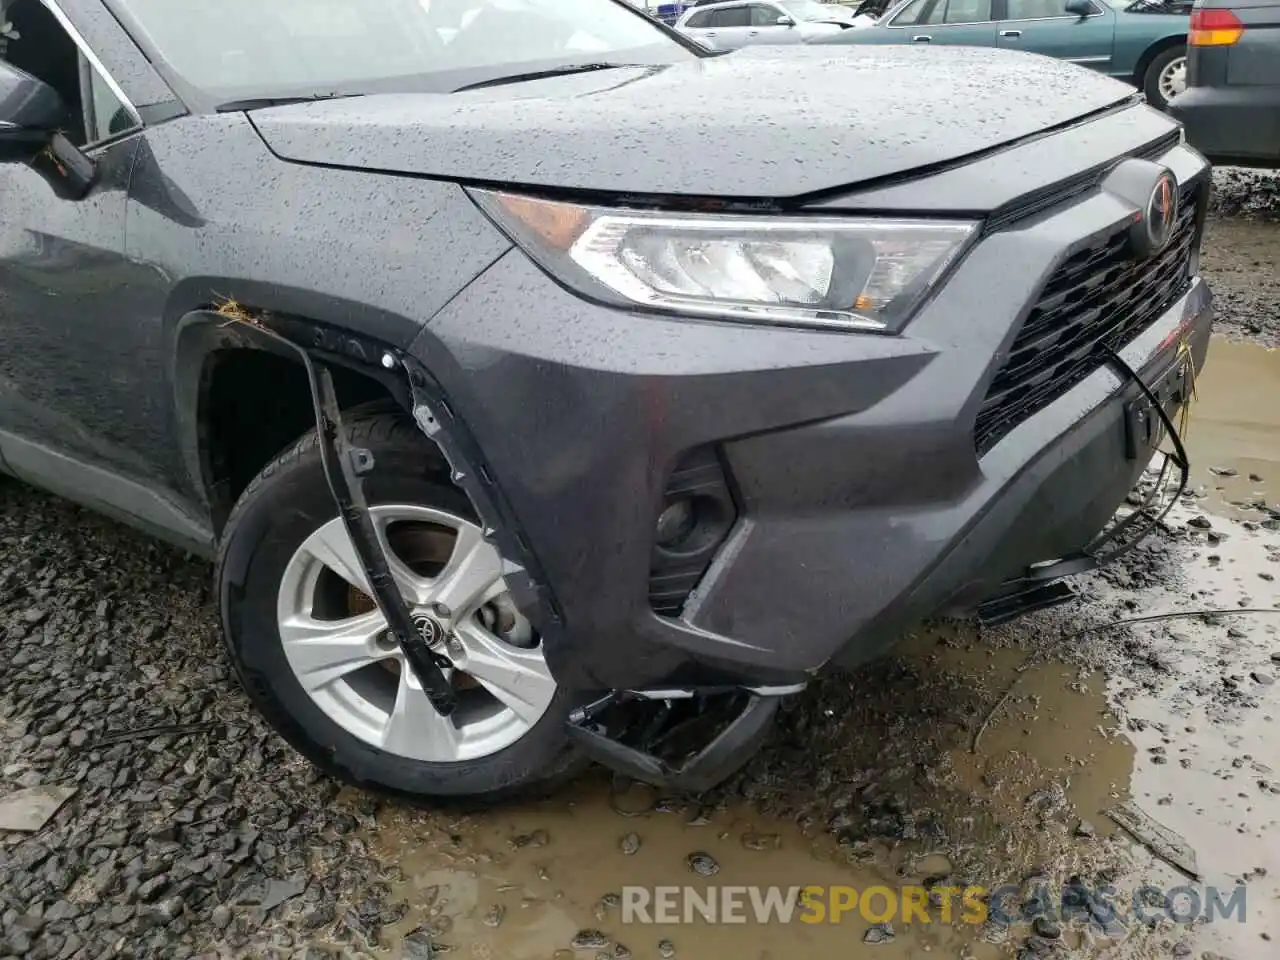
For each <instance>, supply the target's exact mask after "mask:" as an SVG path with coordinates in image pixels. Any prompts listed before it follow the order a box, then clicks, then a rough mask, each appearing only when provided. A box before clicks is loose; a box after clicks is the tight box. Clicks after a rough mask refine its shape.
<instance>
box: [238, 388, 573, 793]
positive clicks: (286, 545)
mask: <svg viewBox="0 0 1280 960" xmlns="http://www.w3.org/2000/svg"><path fill="white" fill-rule="evenodd" d="M347 433H348V437H349V439H350V442H351V443H352V444H353V445H355V446H360V447H364V448H366V449H368V450H370V451H371V452H372V453H373V457H374V462H375V464H376V467H375V469H374V470H373V471H372V473H370V474H369V475H368V476H367V477H366V478H365V492H366V496H367V498H368V501H369V504H370V506H376V505H378V504H380V503H383V504H385V503H410V504H421V505H425V506H431V507H435V508H437V509H440V510H445V511H448V512H451V513H454V514H457V515H459V516H462V517H467V518H474V511H473V509H472V507H471V504H470V503H469V502H468V500H467V498H466V496H465V495H464V494H463V493H462V492H461V491H460V490H458V489H457V488H456V487H454V486H452V485H451V484H450V483H449V482H448V470H447V468H446V466H445V464H444V463H443V462H442V460H441V458H440V456H439V454H438V452H437V451H436V450H435V449H434V447H432V445H431V444H430V443H429V441H427V439H426V438H425V437H424V436H422V434H421V433H420V432H419V431H418V429H417V428H416V426H415V425H414V424H413V422H412V420H411V419H409V418H408V417H407V416H405V415H403V414H398V413H386V412H368V413H363V412H353V413H352V414H350V415H349V417H348V419H347ZM337 515H338V512H337V507H336V505H335V504H334V501H333V497H332V495H331V493H330V491H329V487H328V483H327V482H326V480H325V476H324V471H323V468H322V466H321V461H320V450H319V446H318V445H317V442H316V436H315V433H314V431H313V432H311V433H308V434H307V435H305V436H304V437H302V438H301V439H300V440H299V441H298V442H297V443H295V444H294V445H293V446H291V447H290V448H289V449H287V450H285V451H284V452H283V453H282V454H280V456H279V457H277V458H276V459H275V460H274V461H273V462H271V463H270V464H268V465H267V466H266V467H265V468H264V469H263V470H262V472H261V473H260V474H259V475H258V476H257V477H256V478H255V479H254V480H253V481H252V483H250V484H249V486H248V488H247V489H246V490H245V492H244V494H243V495H242V496H241V498H240V500H239V502H238V503H237V504H236V507H235V510H234V511H233V512H232V515H231V518H230V520H229V521H228V523H227V528H226V530H225V531H224V534H223V539H222V543H221V547H220V550H219V555H218V565H217V573H216V589H217V591H218V601H219V608H220V612H221V615H222V623H223V634H224V637H225V640H226V644H227V649H228V651H229V653H230V655H231V659H232V662H233V664H234V666H235V669H236V672H237V673H238V674H239V676H240V679H241V682H242V683H243V685H244V687H245V690H246V691H247V693H248V694H249V698H250V699H251V700H252V701H253V703H254V705H255V706H256V707H257V708H258V710H259V711H260V712H261V713H262V715H263V716H264V717H265V718H266V720H267V721H268V722H269V723H270V724H271V725H272V726H273V727H274V728H275V729H276V731H277V732H279V733H280V735H281V736H283V737H284V738H285V740H287V741H288V742H289V743H290V744H291V745H292V746H293V747H294V748H295V749H297V750H298V751H299V752H301V753H302V754H303V755H304V756H306V757H307V758H308V759H309V760H311V761H312V762H313V763H315V764H316V765H317V766H319V767H320V768H321V769H323V770H324V771H325V772H327V773H329V774H331V775H333V776H335V777H338V778H340V779H342V780H345V781H347V782H349V783H353V784H356V785H359V786H363V787H368V788H373V789H376V790H379V791H383V792H390V793H393V794H396V795H400V796H403V797H407V798H411V799H424V798H435V799H445V798H468V799H473V800H481V799H483V800H491V801H496V800H504V799H509V798H510V797H512V796H513V795H518V794H525V793H529V792H539V791H541V790H544V789H547V788H549V787H550V786H551V785H553V784H554V783H555V782H557V781H559V780H561V779H563V778H564V777H565V776H566V775H568V774H569V773H571V772H573V771H574V770H576V769H577V768H578V766H579V763H578V757H577V755H576V753H575V752H574V751H573V750H572V749H571V747H570V746H569V744H568V741H567V738H566V737H565V735H564V732H563V726H564V721H565V718H566V716H567V714H568V711H569V709H570V706H571V704H570V694H569V692H568V691H566V690H564V689H559V690H557V692H556V694H555V697H554V699H553V700H552V701H551V705H550V707H549V708H548V709H547V711H546V713H545V714H544V715H543V716H542V718H541V719H540V720H539V721H538V722H537V723H536V724H535V725H534V726H533V727H532V728H531V729H530V730H529V731H528V732H527V733H526V734H525V735H524V736H523V737H522V738H521V739H519V740H517V741H516V742H515V743H513V744H511V745H510V746H508V747H506V748H505V749H502V750H499V751H497V752H496V753H494V754H491V755H489V756H486V757H481V758H477V759H473V760H466V761H458V762H452V763H429V762H425V761H418V760H411V759H408V758H405V757H401V756H398V755H395V754H392V753H388V752H386V751H383V750H380V749H378V748H377V747H375V746H373V745H371V744H369V743H367V742H365V741H363V740H361V739H359V738H358V737H356V736H354V735H353V734H351V733H349V732H347V731H346V730H345V729H344V728H343V727H342V726H341V725H339V724H338V723H336V722H334V721H333V720H332V719H330V717H329V716H328V715H326V714H325V713H324V712H323V711H322V710H321V709H320V708H319V707H318V706H317V705H316V703H315V702H314V701H313V700H312V699H311V697H310V695H309V694H307V692H306V691H305V690H304V689H303V688H302V685H301V684H300V683H299V682H298V680H297V677H296V676H295V674H294V672H293V670H292V668H291V667H290V666H289V663H288V661H287V659H286V657H285V654H284V650H283V647H282V643H281V640H280V634H279V628H278V624H277V618H276V598H277V590H278V588H279V584H280V582H281V577H282V576H283V574H284V570H285V568H286V566H287V564H288V562H289V560H290V558H291V557H292V556H293V554H294V552H295V551H296V550H297V548H298V547H299V546H300V545H301V544H302V542H303V541H304V540H305V539H306V538H307V537H308V536H310V535H311V533H313V532H314V531H315V530H317V529H318V528H319V527H320V526H321V525H323V524H324V523H326V522H328V521H329V520H332V519H333V518H334V517H336V516H337Z"/></svg>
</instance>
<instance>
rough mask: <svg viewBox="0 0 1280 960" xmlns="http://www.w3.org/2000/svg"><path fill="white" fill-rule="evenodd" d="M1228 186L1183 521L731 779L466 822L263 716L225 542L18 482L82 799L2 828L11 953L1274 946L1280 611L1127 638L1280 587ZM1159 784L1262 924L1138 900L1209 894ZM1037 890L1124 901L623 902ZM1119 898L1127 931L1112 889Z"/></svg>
mask: <svg viewBox="0 0 1280 960" xmlns="http://www.w3.org/2000/svg"><path fill="white" fill-rule="evenodd" d="M1219 182H1220V185H1221V186H1222V188H1223V189H1222V190H1220V192H1219V197H1218V201H1217V207H1216V210H1217V213H1216V215H1215V220H1214V222H1213V223H1212V225H1211V228H1210V232H1209V239H1208V243H1207V248H1206V252H1205V258H1204V269H1205V272H1206V274H1207V275H1208V276H1209V277H1210V279H1211V281H1212V282H1213V283H1214V285H1215V290H1216V292H1217V294H1218V296H1219V303H1220V304H1221V308H1222V314H1221V315H1222V322H1221V325H1220V326H1221V331H1222V335H1221V336H1220V337H1219V339H1218V340H1217V341H1216V342H1215V344H1214V347H1213V350H1212V353H1211V356H1210V363H1209V365H1208V367H1207V369H1206V371H1205V374H1204V376H1203V379H1202V380H1201V382H1200V383H1199V385H1198V386H1199V393H1200V400H1199V403H1198V404H1197V407H1196V410H1195V415H1194V418H1193V421H1192V423H1191V429H1190V442H1191V446H1192V453H1193V460H1194V462H1195V474H1194V484H1195V490H1194V492H1193V494H1192V495H1191V496H1188V497H1187V498H1185V500H1184V502H1183V503H1181V504H1180V505H1179V507H1178V509H1177V511H1176V512H1175V513H1174V514H1173V515H1172V516H1171V517H1170V519H1169V521H1168V523H1167V525H1166V528H1165V529H1164V530H1162V531H1161V532H1160V534H1159V535H1157V536H1153V537H1151V538H1149V539H1148V540H1147V541H1145V543H1144V544H1143V546H1142V547H1141V548H1140V549H1139V550H1137V551H1135V552H1134V553H1133V554H1131V555H1130V556H1129V557H1128V558H1127V559H1126V560H1124V561H1123V562H1122V563H1121V564H1120V565H1118V566H1116V567H1114V568H1111V569H1109V570H1107V571H1106V572H1105V573H1103V574H1099V575H1094V576H1092V577H1089V578H1086V579H1085V580H1084V581H1083V582H1081V583H1080V584H1079V588H1080V590H1081V599H1080V600H1079V601H1078V602H1075V603H1073V604H1072V605H1070V606H1067V607H1063V608H1059V609H1057V610H1055V611H1052V612H1047V613H1044V614H1040V615H1037V616H1035V617H1032V618H1028V619H1025V620H1022V621H1019V622H1018V623H1016V624H1013V625H1007V626H1004V627H1001V628H998V629H994V630H987V631H980V630H977V629H976V628H975V627H973V626H972V625H970V624H965V623H940V624H932V625H928V626H925V627H922V628H921V629H920V630H918V631H917V632H915V633H913V634H912V635H911V636H908V637H905V638H904V639H903V640H902V642H901V643H900V644H899V645H898V647H897V648H896V649H895V650H894V651H893V653H892V654H891V655H890V656H889V657H887V658H886V659H884V660H882V661H880V662H877V663H875V664H872V665H869V666H868V667H866V668H864V669H862V670H860V671H858V672H856V673H854V674H851V675H844V676H838V677H833V678H831V679H828V680H826V681H824V682H822V683H820V684H817V685H815V686H814V687H813V688H811V689H810V690H809V691H808V692H807V693H806V694H804V695H802V696H801V697H799V698H797V699H796V700H795V702H793V703H792V704H790V706H789V707H788V708H787V709H786V712H785V715H784V716H783V719H782V722H781V723H780V724H779V728H778V730H777V732H776V734H775V735H774V737H773V738H772V740H771V742H770V743H769V745H768V746H767V748H766V749H765V751H764V752H763V753H762V754H761V756H760V757H758V758H757V759H756V760H755V761H753V762H752V763H751V764H750V765H749V766H748V768H747V769H746V770H745V771H744V772H743V773H742V774H741V775H739V776H737V777H735V778H734V779H733V780H732V781H731V782H730V783H728V784H725V785H724V786H723V787H721V788H719V789H717V790H716V791H714V792H713V793H712V794H710V795H707V796H703V797H658V796H656V795H654V793H653V792H652V791H650V790H648V789H646V788H641V787H636V786H634V785H629V784H625V783H621V782H617V781H615V780H613V779H612V778H610V777H608V776H606V775H604V774H602V773H599V772H593V773H589V774H588V775H586V776H585V777H583V778H582V779H581V780H580V781H578V782H576V783H575V784H573V785H572V786H571V787H569V788H567V789H566V790H564V791H562V792H561V793H560V794H559V795H558V796H556V797H554V798H552V799H551V800H548V801H545V802H542V803H538V804H531V805H527V806H521V807H513V808H507V809H503V810H500V811H490V812H485V813H475V814H472V815H464V814H461V813H457V812H452V813H440V812H428V811H423V810H414V809H409V808H406V807H403V806H399V805H395V804H390V803H387V802H384V801H380V800H378V799H377V798H374V797H370V796H366V795H362V794H359V793H357V792H355V791H352V790H349V789H343V788H340V787H339V786H338V785H337V784H334V783H332V782H330V781H328V780H326V779H324V778H322V777H320V776H319V775H317V774H316V772H315V771H314V770H313V769H312V768H310V767H309V766H308V765H307V764H306V763H304V762H303V761H301V760H300V759H298V758H297V757H296V756H295V755H294V754H293V753H292V752H291V751H290V750H289V748H287V747H285V746H284V745H283V744H282V743H281V742H280V741H279V740H278V739H276V738H275V737H274V736H273V735H272V734H271V733H270V732H269V731H268V730H267V729H266V728H265V726H264V725H263V724H262V723H261V722H259V721H258V719H257V718H256V717H255V716H254V715H253V714H252V712H251V711H250V710H249V709H248V707H247V705H246V703H245V701H244V699H243V697H242V696H241V694H240V692H239V690H238V689H237V688H236V686H235V684H234V681H233V679H232V678H231V675H230V673H229V671H228V670H227V668H226V667H225V665H224V662H223V658H222V650H221V647H220V641H219V638H218V632H217V627H216V623H215V617H214V611H213V608H212V606H211V604H210V602H209V596H208V584H209V579H210V571H209V569H208V567H207V566H206V565H205V564H203V563H198V562H195V561H192V560H190V559H188V558H186V557H184V556H182V555H179V554H177V553H174V552H173V551H171V550H169V549H167V548H165V547H163V546H159V545H157V544H155V543H153V542H151V541H149V540H146V539H144V538H142V537H141V536H139V535H136V534H134V533H132V532H130V531H128V530H126V529H124V528H122V527H119V526H117V525H115V524H113V523H111V522H109V521H106V520H103V519H100V518H98V517H96V516H94V515H92V514H89V513H87V512H85V511H82V510H80V509H78V508H76V507H73V506H71V505H69V504H66V503H64V502H60V501H57V500H55V499H52V498H49V497H47V496H45V495H43V494H40V493H37V492H35V491H32V490H30V489H28V488H25V487H23V486H21V485H19V484H16V483H13V482H8V481H0V656H3V658H4V660H5V666H4V668H3V669H2V670H0V795H3V794H6V793H8V792H9V791H11V790H14V789H17V788H21V787H29V786H35V785H42V784H59V785H69V786H74V787H76V788H77V792H76V794H75V795H74V796H73V797H72V798H71V799H70V800H69V801H68V802H67V803H66V804H65V805H64V806H63V807H62V809H61V810H60V811H59V812H58V813H57V815H56V816H55V817H54V818H53V820H52V821H51V822H50V823H49V824H48V825H47V826H45V828H44V829H43V830H41V831H40V832H38V833H36V834H17V833H10V834H5V835H0V955H7V956H20V957H31V958H42V957H81V956H83V957H88V958H94V957H106V956H146V957H157V958H166V960H167V958H175V960H179V958H182V957H188V956H193V955H196V954H201V953H203V954H208V955H211V956H224V957H231V956H235V957H242V956H243V957H249V956H262V957H268V956H270V957H286V956H287V957H298V958H307V960H316V958H320V957H324V956H337V955H345V956H374V957H392V958H398V957H413V958H424V957H429V956H433V955H436V956H448V957H468V958H499V960H505V958H510V960H526V958H527V960H549V958H552V957H556V958H559V960H567V958H574V960H598V958H606V957H615V958H623V957H625V956H627V955H628V954H629V955H630V956H633V957H635V958H637V960H646V958H656V957H665V956H668V955H672V954H673V953H674V955H675V956H678V957H681V958H684V960H690V958H692V960H702V958H707V960H763V958H771V960H787V958H791V957H796V956H807V957H811V958H814V960H826V958H844V957H849V956H863V955H866V956H869V957H884V958H892V960H905V958H921V957H970V958H987V957H1017V958H1019V960H1031V958H1037V957H1066V956H1114V957H1117V958H1145V957H1153V958H1154V957H1196V958H1200V957H1202V956H1203V957H1205V958H1207V960H1213V958H1214V957H1215V956H1218V957H1225V958H1233V960H1253V958H1258V960H1262V958H1268V960H1270V958H1272V957H1274V956H1275V955H1276V953H1275V950H1276V941H1277V940H1280V905H1278V904H1277V902H1276V901H1277V897H1278V896H1280V886H1278V884H1277V879H1278V878H1280V833H1278V832H1277V826H1276V820H1277V818H1278V817H1280V747H1277V745H1276V744H1277V742H1278V741H1277V739H1276V737H1275V736H1274V730H1273V716H1274V715H1275V713H1276V711H1277V705H1280V685H1277V684H1275V683H1274V680H1275V678H1277V677H1280V617H1277V616H1268V615H1265V614H1223V613H1218V614H1213V615H1203V616H1196V617H1191V618H1185V619H1177V620H1169V621H1157V622H1149V623H1141V624H1128V625H1122V626H1108V625H1109V624H1111V623H1112V622H1113V621H1115V620H1117V619H1121V618H1129V617H1135V616H1142V615H1147V614H1157V613H1165V612H1170V611H1189V610H1202V609H1210V610H1226V611H1234V610H1238V609H1241V608H1250V609H1252V608H1274V607H1280V588H1278V587H1277V583H1276V580H1275V577H1276V576H1277V575H1280V533H1278V532H1277V527H1280V352H1268V351H1267V350H1266V349H1264V346H1263V344H1268V343H1270V344H1275V343H1277V342H1280V321H1277V312H1278V308H1280V292H1278V291H1277V289H1276V285H1277V283H1280V280H1278V279H1277V278H1278V277H1280V222H1276V221H1277V220H1280V216H1277V213H1278V212H1280V190H1277V189H1276V188H1275V181H1274V180H1273V179H1268V178H1259V177H1257V176H1255V175H1247V174H1240V173H1235V172H1231V171H1226V172H1222V173H1220V174H1219ZM1268 198H1269V199H1268ZM1126 802H1132V803H1136V804H1137V805H1138V806H1139V807H1140V808H1141V809H1142V810H1144V811H1145V812H1146V813H1147V814H1149V815H1150V816H1151V817H1154V818H1155V819H1156V820H1158V821H1159V822H1161V823H1162V824H1164V826H1165V827H1167V828H1168V829H1170V830H1172V831H1174V832H1176V833H1177V834H1178V835H1180V836H1181V837H1182V838H1184V839H1185V841H1186V843H1187V844H1188V845H1189V846H1190V847H1191V848H1192V849H1193V851H1194V855H1195V865H1194V870H1195V872H1196V874H1197V875H1198V876H1199V878H1200V882H1201V883H1202V884H1206V885H1214V886H1217V887H1219V888H1223V889H1224V891H1226V892H1230V891H1231V890H1234V889H1235V887H1236V885H1237V884H1241V883H1243V884H1245V891H1246V895H1247V900H1246V916H1245V920H1244V922H1238V921H1237V920H1235V919H1227V920H1223V919H1221V918H1219V919H1217V920H1215V921H1214V922H1212V923H1200V924H1194V925H1193V924H1187V923H1182V924H1176V923H1172V922H1168V921H1160V922H1156V923H1154V924H1148V923H1145V922H1140V921H1133V920H1132V915H1131V913H1130V912H1129V911H1128V909H1127V903H1128V900H1127V898H1128V897H1130V896H1131V895H1132V892H1133V891H1135V890H1136V889H1137V887H1138V886H1139V885H1140V884H1141V883H1143V882H1147V883H1152V884H1155V885H1157V886H1159V887H1161V888H1162V889H1168V888H1170V887H1173V886H1176V885H1178V884H1186V883H1188V882H1189V881H1188V880H1187V879H1186V877H1185V876H1183V875H1181V874H1180V873H1179V872H1178V871H1177V870H1176V869H1175V868H1174V867H1171V866H1169V865H1168V864H1167V863H1166V862H1164V861H1163V860H1161V859H1158V858H1156V857H1155V856H1153V855H1152V854H1151V853H1150V852H1149V850H1148V849H1147V848H1146V847H1144V846H1143V845H1141V844H1139V843H1137V842H1136V841H1135V840H1134V839H1133V838H1132V837H1131V836H1130V835H1128V834H1126V833H1125V832H1124V831H1121V830H1119V829H1117V828H1116V826H1115V825H1114V824H1113V823H1112V821H1111V820H1110V819H1109V817H1108V816H1107V814H1106V812H1105V811H1107V810H1109V809H1112V808H1114V807H1115V806H1116V805H1118V804H1122V803H1126ZM692 853H701V854H704V855H706V857H708V858H709V860H707V859H702V860H695V861H694V862H695V863H696V864H697V866H698V867H699V868H701V869H702V870H703V872H704V873H706V872H709V870H710V867H709V866H708V864H710V863H712V862H713V863H714V865H715V866H716V867H718V870H717V872H715V874H714V876H712V877H710V878H707V877H706V876H703V875H700V874H698V873H695V872H694V871H693V870H692V869H691V866H690V861H689V855H690V854H692ZM1184 866H1186V864H1185V863H1184ZM1037 878H1040V879H1041V880H1042V881H1043V882H1044V884H1045V885H1047V888H1048V889H1049V890H1051V891H1054V892H1055V893H1056V891H1058V890H1059V889H1060V887H1061V886H1062V885H1063V884H1066V883H1067V881H1076V882H1078V883H1079V884H1082V885H1084V886H1085V887H1087V888H1088V889H1089V890H1091V891H1094V894H1089V895H1086V896H1085V899H1084V900H1083V902H1082V904H1081V905H1082V906H1083V913H1081V914H1080V917H1089V916H1093V917H1095V918H1096V919H1098V920H1099V922H1097V923H1093V924H1089V923H1083V922H1073V923H1067V924H1064V925H1055V924H1053V923H1050V922H1048V920H1047V918H1044V919H1040V920H1038V921H1036V922H1035V924H1034V925H1033V924H1032V923H1031V922H1030V921H1031V920H1032V918H1030V917H1027V918H1025V919H1026V920H1027V922H1017V923H1014V924H1013V925H1012V926H1005V925H1003V924H999V923H994V922H989V923H986V924H982V925H978V924H963V923H956V922H953V923H950V924H948V923H942V922H938V921H939V920H940V917H939V914H938V912H937V911H936V910H935V913H934V918H935V922H932V923H929V924H925V923H922V922H919V921H918V918H917V921H916V922H913V923H911V924H903V923H901V922H900V921H899V922H893V924H892V927H893V929H892V932H890V931H889V930H888V929H886V928H881V927H877V928H874V929H873V928H872V927H871V926H870V924H869V923H868V921H866V920H865V919H863V918H862V917H860V916H858V915H857V914H856V912H855V913H853V914H850V915H849V916H846V917H845V918H844V919H843V922H841V923H838V924H835V923H821V924H803V923H795V922H793V923H790V924H766V925H761V924H756V923H746V924H735V925H729V924H725V925H716V926H711V925H708V924H705V923H697V922H695V923H692V924H682V923H678V924H669V925H642V924H638V923H631V924H627V923H623V922H622V917H621V914H620V910H619V907H618V906H617V904H616V902H615V900H614V898H613V897H611V896H609V895H610V894H614V895H616V894H618V893H619V892H620V891H621V889H622V887H623V886H624V885H625V884H640V885H646V886H655V885H680V884H692V885H695V886H697V887H700V888H701V887H706V886H707V885H708V884H720V885H744V884H772V885H780V886H782V887H790V886H793V885H794V886H801V885H808V884H821V885H831V886H842V885H854V886H858V887H860V888H866V887H868V886H873V885H887V886H889V887H892V888H897V887H899V886H900V885H902V884H925V885H929V886H932V887H946V886H952V885H955V886H965V885H968V884H974V885H981V886H983V887H986V888H996V887H999V886H1000V885H1002V884H1016V885H1019V887H1020V888H1022V889H1021V890H1020V892H1019V894H1018V895H1017V896H1016V897H1013V898H1012V900H1010V901H1009V902H1010V903H1012V904H1013V905H1014V908H1020V907H1021V906H1022V905H1023V903H1024V901H1025V900H1028V899H1030V900H1032V901H1033V902H1034V900H1035V897H1034V893H1035V890H1034V884H1033V883H1032V881H1034V880H1036V879H1037ZM1104 886H1105V887H1112V888H1114V891H1115V892H1114V901H1115V911H1114V912H1115V917H1114V918H1112V917H1111V915H1110V914H1105V912H1104V911H1101V910H1099V909H1095V907H1096V906H1097V904H1098V903H1100V902H1101V898H1100V897H1098V896H1096V892H1097V890H1098V888H1100V887H1104ZM937 895H938V894H937V893H936V890H935V896H937ZM1089 896H1093V897H1094V899H1093V900H1090V899H1088V897H1089ZM1072 902H1073V903H1075V902H1076V901H1072ZM1091 904H1093V905H1092V906H1091ZM1032 912H1034V911H1032ZM1147 913H1148V915H1158V914H1159V911H1147ZM958 914H959V910H958V909H957V915H958ZM1104 914H1105V915H1104ZM1077 920H1079V918H1077ZM1108 920H1111V922H1110V923H1107V922H1105V921H1108ZM1122 921H1125V922H1122ZM586 933H591V934H593V936H584V935H583V934H586ZM594 934H598V936H597V935H594ZM575 938H576V944H577V946H578V947H579V949H573V947H574V944H575Z"/></svg>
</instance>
